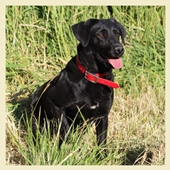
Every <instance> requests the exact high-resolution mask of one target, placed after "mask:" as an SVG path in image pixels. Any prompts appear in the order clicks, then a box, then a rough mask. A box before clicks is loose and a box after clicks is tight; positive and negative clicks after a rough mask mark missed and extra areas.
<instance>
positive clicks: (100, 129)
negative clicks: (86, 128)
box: [96, 116, 108, 146]
mask: <svg viewBox="0 0 170 170" xmlns="http://www.w3.org/2000/svg"><path fill="white" fill-rule="evenodd" d="M107 128H108V116H104V117H102V118H100V119H98V120H97V121H96V134H97V143H98V145H102V146H105V144H106V136H107Z"/></svg>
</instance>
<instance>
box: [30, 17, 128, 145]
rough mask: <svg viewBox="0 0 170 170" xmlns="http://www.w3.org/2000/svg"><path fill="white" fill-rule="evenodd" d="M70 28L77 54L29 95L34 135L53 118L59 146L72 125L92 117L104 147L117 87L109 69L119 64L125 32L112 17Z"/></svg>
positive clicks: (118, 66) (98, 139) (117, 66)
mask: <svg viewBox="0 0 170 170" xmlns="http://www.w3.org/2000/svg"><path fill="white" fill-rule="evenodd" d="M72 30H73V33H74V35H75V37H76V38H77V40H79V41H80V43H79V45H78V46H77V55H76V56H75V57H73V58H72V59H71V60H70V61H69V62H68V63H67V65H66V67H65V68H64V69H63V70H62V71H61V72H60V73H59V74H58V75H57V76H56V77H55V78H53V79H51V80H49V81H48V82H46V83H45V84H44V85H42V86H41V87H39V88H38V90H37V91H36V92H35V93H34V94H33V96H32V99H31V108H32V113H33V116H32V129H33V134H34V135H35V136H36V131H37V127H40V130H41V131H43V128H44V124H45V123H46V121H47V120H55V121H56V122H60V131H59V132H60V135H59V136H60V142H59V145H61V144H62V141H63V140H64V139H65V137H66V135H67V133H68V132H69V130H70V127H71V126H72V125H73V124H74V127H75V126H77V125H80V124H81V123H83V121H84V120H93V121H94V122H95V125H96V133H97V143H98V145H101V144H102V146H103V145H105V144H106V136H107V128H108V114H109V112H110V109H111V106H112V103H113V97H114V90H113V89H114V88H118V87H119V85H118V84H117V83H115V82H113V81H114V76H113V74H112V69H113V68H115V69H119V68H121V66H122V60H121V56H122V55H123V53H124V48H123V46H122V44H121V43H120V42H119V39H120V37H121V39H122V42H123V43H124V44H125V42H124V38H125V36H126V31H125V29H124V27H123V26H122V25H121V24H120V23H119V22H117V21H116V20H115V19H113V18H111V19H89V20H87V21H86V22H80V23H78V24H75V25H73V26H72ZM38 120H39V121H38ZM55 121H51V122H55ZM37 122H39V124H40V125H39V126H37ZM53 128H54V127H53ZM56 128H57V127H56Z"/></svg>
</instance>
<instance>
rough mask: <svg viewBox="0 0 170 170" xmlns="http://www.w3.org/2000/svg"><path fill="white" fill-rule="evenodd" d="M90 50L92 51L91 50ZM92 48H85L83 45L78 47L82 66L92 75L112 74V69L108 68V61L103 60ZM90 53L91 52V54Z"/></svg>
mask: <svg viewBox="0 0 170 170" xmlns="http://www.w3.org/2000/svg"><path fill="white" fill-rule="evenodd" d="M89 48H90V50H89ZM91 48H92V47H89V46H87V47H83V46H82V45H81V44H79V45H78V46H77V51H78V56H79V60H80V62H81V63H82V65H83V66H84V67H85V68H86V69H87V70H88V71H89V72H91V73H94V74H95V73H105V72H110V71H111V67H109V66H108V64H107V61H106V60H105V59H103V58H102V57H101V56H100V54H98V53H93V52H92V51H94V50H93V49H91ZM89 51H90V52H89Z"/></svg>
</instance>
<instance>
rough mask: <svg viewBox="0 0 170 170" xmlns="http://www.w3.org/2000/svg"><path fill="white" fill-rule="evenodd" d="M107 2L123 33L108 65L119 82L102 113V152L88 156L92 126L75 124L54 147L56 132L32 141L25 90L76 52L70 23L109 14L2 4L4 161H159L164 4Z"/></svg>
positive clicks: (89, 9)
mask: <svg viewBox="0 0 170 170" xmlns="http://www.w3.org/2000/svg"><path fill="white" fill-rule="evenodd" d="M112 8H113V17H114V18H116V19H117V20H118V21H119V22H120V23H121V24H122V25H123V26H124V27H125V28H126V31H127V37H126V46H125V54H124V56H123V67H122V69H121V70H114V71H113V72H114V74H115V81H116V82H118V83H119V84H120V86H121V88H120V89H118V90H116V91H115V102H114V105H113V109H112V110H111V113H110V119H109V132H108V145H107V148H109V151H108V157H106V158H105V159H103V160H96V159H95V154H96V151H97V150H98V149H99V147H98V146H97V145H96V144H95V134H94V128H92V129H91V130H90V128H89V130H88V131H87V133H86V134H85V135H81V134H80V133H79V132H78V131H76V133H75V134H72V135H71V137H70V138H69V139H68V140H69V141H68V142H67V143H64V145H63V147H62V149H61V151H58V150H57V145H58V139H57V138H53V139H51V140H50V139H49V137H48V135H47V136H42V138H41V141H40V144H39V147H38V146H34V145H33V141H32V139H31V138H32V133H31V129H30V124H29V123H28V121H29V115H30V110H29V97H30V95H31V94H32V93H33V92H34V91H35V90H36V88H37V87H38V86H40V85H42V84H43V83H44V82H46V81H47V80H49V79H50V78H52V77H53V76H55V75H57V74H58V73H59V72H60V71H61V69H63V68H64V67H65V65H66V63H67V62H68V61H69V60H70V58H71V57H72V56H75V55H76V45H77V44H78V41H77V40H76V38H75V37H74V36H73V33H72V30H71V26H72V25H73V24H75V23H77V22H80V21H85V20H87V19H89V18H110V14H109V12H108V11H107V8H106V6H7V7H6V85H7V87H6V113H7V129H6V148H7V149H6V163H7V164H28V165H37V164H41V165H61V164H62V165H121V164H139V165H142V164H152V165H163V164H164V159H165V150H164V144H165V140H164V132H165V128H164V126H165V125H164V122H165V7H164V6H113V7H112ZM92 132H93V133H92Z"/></svg>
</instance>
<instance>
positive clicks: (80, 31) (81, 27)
mask: <svg viewBox="0 0 170 170" xmlns="http://www.w3.org/2000/svg"><path fill="white" fill-rule="evenodd" d="M98 21H99V20H98V19H89V20H87V21H86V22H80V23H78V24H75V25H73V26H72V30H73V33H74V36H75V37H76V38H77V40H79V41H80V43H81V44H82V46H83V47H86V46H87V45H88V43H89V39H90V31H91V29H92V27H93V25H94V24H96V23H97V22H98Z"/></svg>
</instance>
